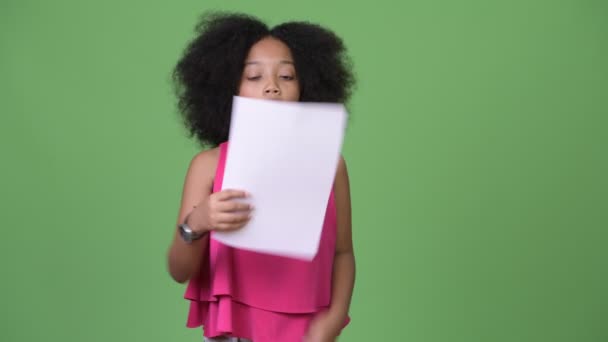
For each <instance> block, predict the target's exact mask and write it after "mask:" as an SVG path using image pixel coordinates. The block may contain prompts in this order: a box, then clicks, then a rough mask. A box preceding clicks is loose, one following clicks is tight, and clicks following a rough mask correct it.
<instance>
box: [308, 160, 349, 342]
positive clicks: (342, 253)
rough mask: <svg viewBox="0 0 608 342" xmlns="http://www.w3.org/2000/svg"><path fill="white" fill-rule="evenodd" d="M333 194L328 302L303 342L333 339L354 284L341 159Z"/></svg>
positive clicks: (338, 331) (347, 209) (324, 341)
mask: <svg viewBox="0 0 608 342" xmlns="http://www.w3.org/2000/svg"><path fill="white" fill-rule="evenodd" d="M334 193H335V198H336V212H337V235H338V236H337V240H336V254H335V256H334V265H333V266H334V267H333V275H332V290H331V304H330V307H329V310H328V311H327V312H322V313H320V314H318V315H317V317H315V319H314V320H313V322H312V323H311V325H310V327H309V330H308V332H307V334H306V336H305V339H304V341H306V342H327V341H335V339H336V337H337V336H338V334H339V333H340V331H341V329H342V327H343V326H344V323H345V321H346V317H347V315H348V309H349V307H350V301H351V297H352V293H353V287H354V283H355V256H354V253H353V243H352V230H351V206H350V185H349V181H348V172H347V170H346V163H345V162H344V159H342V158H340V162H339V164H338V170H337V172H336V180H335V183H334Z"/></svg>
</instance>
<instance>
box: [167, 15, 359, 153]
mask: <svg viewBox="0 0 608 342" xmlns="http://www.w3.org/2000/svg"><path fill="white" fill-rule="evenodd" d="M195 32H196V37H195V38H194V39H193V40H192V41H191V42H190V43H189V45H188V46H187V48H186V49H185V51H184V54H183V56H182V57H181V58H180V60H179V61H178V63H177V65H176V66H175V69H174V70H173V81H174V86H175V92H176V96H177V98H178V100H179V102H178V108H179V112H180V114H181V116H182V119H183V122H184V124H185V126H186V128H187V129H188V130H189V132H190V136H191V137H192V136H194V135H196V138H197V139H198V141H199V143H200V144H201V146H203V147H205V146H217V145H219V144H220V143H221V142H223V141H226V140H227V139H228V131H229V127H230V116H231V111H232V98H233V96H234V95H236V94H237V92H238V88H239V84H240V81H241V76H242V73H243V69H244V63H245V58H246V57H247V55H248V53H249V50H250V49H251V47H252V46H253V45H254V44H255V43H257V42H258V41H260V40H261V39H263V38H266V37H274V38H276V39H279V40H281V41H282V42H283V43H285V45H287V46H288V47H289V49H290V50H291V53H292V55H293V58H294V64H295V68H296V73H297V74H298V80H299V85H300V101H302V102H336V103H347V102H348V100H349V98H350V96H351V94H352V90H353V88H354V85H355V79H354V75H353V73H352V67H351V62H350V59H349V58H348V56H347V54H346V48H345V46H344V44H343V42H342V40H341V39H340V38H339V37H338V36H336V35H335V34H334V33H333V32H331V31H330V30H328V29H325V28H323V27H321V26H319V25H316V24H311V23H308V22H287V23H283V24H280V25H277V26H275V27H273V28H269V27H268V26H267V25H266V24H265V23H263V22H262V21H261V20H259V19H258V18H255V17H253V16H249V15H245V14H235V13H218V12H211V13H207V14H205V15H203V16H202V19H201V20H200V22H199V23H198V24H197V25H196V29H195Z"/></svg>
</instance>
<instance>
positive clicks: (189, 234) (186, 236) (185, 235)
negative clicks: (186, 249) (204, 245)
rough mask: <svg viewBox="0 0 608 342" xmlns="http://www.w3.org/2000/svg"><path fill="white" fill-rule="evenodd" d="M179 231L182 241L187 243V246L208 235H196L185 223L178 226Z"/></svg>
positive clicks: (205, 233)
mask: <svg viewBox="0 0 608 342" xmlns="http://www.w3.org/2000/svg"><path fill="white" fill-rule="evenodd" d="M178 230H179V235H180V236H181V237H182V239H183V240H184V241H185V242H186V243H187V244H191V243H193V242H194V241H196V240H198V239H200V238H202V237H203V236H205V235H207V232H204V233H196V232H194V231H193V230H192V228H190V226H189V225H188V224H187V223H186V222H184V223H182V224H180V225H179V226H178Z"/></svg>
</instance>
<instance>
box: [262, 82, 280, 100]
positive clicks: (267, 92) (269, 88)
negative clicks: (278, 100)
mask: <svg viewBox="0 0 608 342" xmlns="http://www.w3.org/2000/svg"><path fill="white" fill-rule="evenodd" d="M279 95H281V89H279V87H278V86H277V85H276V83H275V82H270V83H269V84H267V85H266V87H265V88H264V96H271V97H272V96H279Z"/></svg>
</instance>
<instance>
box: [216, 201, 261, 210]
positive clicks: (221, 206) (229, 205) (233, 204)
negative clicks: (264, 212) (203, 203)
mask: <svg viewBox="0 0 608 342" xmlns="http://www.w3.org/2000/svg"><path fill="white" fill-rule="evenodd" d="M252 209H253V205H251V204H249V203H244V202H239V201H222V202H219V203H217V210H218V211H221V212H235V211H251V210H252Z"/></svg>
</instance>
